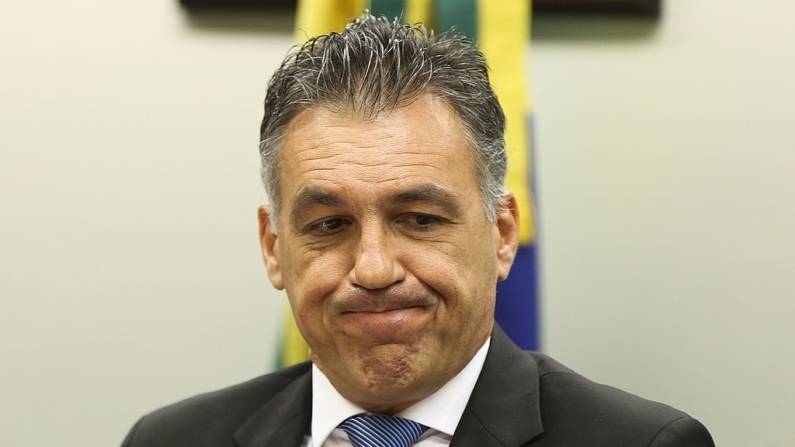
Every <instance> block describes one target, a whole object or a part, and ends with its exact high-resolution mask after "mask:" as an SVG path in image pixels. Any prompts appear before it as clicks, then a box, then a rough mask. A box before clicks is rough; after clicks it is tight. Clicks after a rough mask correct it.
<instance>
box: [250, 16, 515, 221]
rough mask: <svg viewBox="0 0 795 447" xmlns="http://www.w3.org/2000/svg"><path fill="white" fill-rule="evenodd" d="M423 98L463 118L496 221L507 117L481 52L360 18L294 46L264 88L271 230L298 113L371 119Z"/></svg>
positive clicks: (418, 30) (461, 40) (263, 150)
mask: <svg viewBox="0 0 795 447" xmlns="http://www.w3.org/2000/svg"><path fill="white" fill-rule="evenodd" d="M424 94H430V95H432V96H435V97H437V98H440V99H442V100H443V101H445V102H446V103H447V104H448V105H450V106H451V107H452V108H453V110H455V112H456V113H457V115H458V117H459V118H460V119H461V122H462V124H463V126H464V129H465V133H466V136H467V139H468V140H469V143H470V146H471V148H472V149H473V151H474V155H475V157H474V159H475V164H476V168H477V174H478V178H479V182H480V193H481V201H482V202H483V206H484V209H485V211H486V215H487V217H488V219H489V220H490V221H492V222H493V221H495V220H496V214H497V209H498V208H499V207H501V206H503V205H504V199H503V194H504V192H505V187H504V183H505V173H506V169H507V157H506V153H505V137H504V135H505V115H504V114H503V111H502V108H501V107H500V104H499V102H498V101H497V97H496V95H495V94H494V91H493V90H492V88H491V84H490V83H489V76H488V67H487V66H486V61H485V59H484V57H483V54H482V53H481V52H480V51H478V49H477V48H476V47H475V45H474V44H473V43H472V41H471V40H470V39H469V38H467V37H466V36H464V35H462V34H458V33H456V32H455V31H454V30H450V31H449V32H446V33H444V34H440V35H434V34H433V32H430V33H428V32H426V31H425V28H424V27H423V26H422V25H418V26H410V25H403V24H400V23H399V22H398V21H397V20H395V21H394V22H390V21H389V20H387V19H386V18H385V17H383V16H382V17H374V16H372V15H370V14H369V13H365V14H364V15H362V16H361V17H359V18H357V19H356V20H354V21H353V22H352V23H350V24H349V25H348V26H347V28H346V29H345V30H344V31H343V32H342V33H341V34H338V33H331V34H328V35H324V36H318V37H315V38H312V39H310V40H309V41H307V42H306V43H305V44H304V45H301V46H298V47H296V49H294V51H293V52H291V54H289V55H288V56H287V58H286V59H285V60H284V62H282V65H281V67H279V69H277V70H276V73H274V75H273V77H272V78H271V80H270V82H269V83H268V91H267V94H266V96H265V116H264V118H263V120H262V126H261V128H260V156H261V160H262V182H263V184H264V186H265V191H266V192H267V194H268V197H269V198H270V201H271V219H272V222H271V223H272V225H273V229H274V231H276V228H277V226H278V221H279V215H280V213H281V207H282V203H281V196H280V193H281V184H280V182H279V170H280V157H279V152H280V147H281V143H282V141H283V139H284V135H285V132H286V129H287V126H288V124H289V123H290V121H291V120H292V119H293V117H294V116H295V115H296V113H297V112H298V111H300V110H301V109H303V108H306V107H310V106H315V105H317V106H322V107H326V108H329V109H331V110H334V111H340V112H343V111H347V112H353V113H355V114H356V115H357V116H359V117H361V118H362V119H372V118H375V117H377V116H379V114H381V113H389V112H391V111H393V110H396V109H397V108H400V107H403V106H406V105H408V104H410V103H411V102H412V101H414V100H416V99H417V98H418V97H420V96H422V95H424Z"/></svg>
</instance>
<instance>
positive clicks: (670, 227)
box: [0, 0, 795, 447]
mask: <svg viewBox="0 0 795 447" xmlns="http://www.w3.org/2000/svg"><path fill="white" fill-rule="evenodd" d="M793 15H795V4H793V3H792V2H787V1H784V0H768V1H765V2H748V1H743V0H725V1H722V2H712V1H707V0H665V1H664V3H663V12H662V16H661V17H660V18H659V19H658V20H648V19H637V18H629V17H606V16H601V17H578V16H568V15H565V16H564V15H557V16H541V15H537V16H536V17H535V18H534V21H533V42H532V50H531V53H532V55H531V60H532V65H531V78H532V84H533V92H534V106H535V107H534V111H535V115H536V123H535V124H536V128H535V130H536V136H535V144H536V151H535V159H536V162H537V164H536V175H537V177H536V182H537V192H538V206H539V218H540V220H539V227H540V235H539V247H540V266H541V267H540V268H541V300H542V301H541V315H542V318H541V339H542V349H543V350H544V351H545V352H547V353H549V354H551V355H552V356H554V357H556V358H557V359H558V360H560V361H562V362H563V363H565V364H567V365H568V366H570V367H571V368H573V369H575V370H576V371H578V372H580V373H582V374H584V375H586V376H588V377H589V378H591V379H593V380H595V381H598V382H602V383H607V384H610V385H614V386H617V387H620V388H624V389H626V390H628V391H631V392H633V393H636V394H640V395H642V396H644V397H647V398H650V399H654V400H658V401H662V402H665V403H668V404H671V405H673V406H676V407H679V408H681V409H683V410H684V411H687V412H688V413H690V414H692V415H693V416H695V417H696V418H698V419H700V420H701V421H702V422H704V424H705V425H706V426H707V427H708V428H709V429H710V430H711V432H712V434H713V436H714V438H715V440H716V443H717V445H719V446H723V447H741V446H742V447H745V446H749V445H753V446H763V447H771V446H777V447H778V446H781V447H784V446H792V445H795V425H793V424H792V421H793V420H795V387H794V386H792V384H791V380H792V379H791V378H792V377H793V376H795V355H794V354H795V352H793V351H794V349H793V347H792V346H793V342H795V324H793V321H795V300H793V295H795V275H793V273H792V272H793V271H795V231H793V229H795V150H793V141H795V124H794V123H793V120H795V106H793V104H795V86H793V82H794V81H793V80H795V33H793V32H792V17H793ZM293 20H294V16H293V14H292V13H289V12H279V13H256V14H253V13H243V12H226V13H188V12H186V11H184V10H183V9H182V8H180V6H179V5H178V3H177V2H176V1H164V0H157V1H156V0H136V1H128V2H108V1H100V0H74V1H71V2H59V1H54V0H44V1H38V2H30V1H23V0H4V1H3V2H2V4H0V73H2V77H0V80H1V81H2V82H0V126H1V127H0V191H1V193H0V194H2V195H0V378H2V380H0V445H3V446H6V445H8V446H12V445H16V446H35V447H39V446H41V447H44V446H55V445H59V446H81V447H94V446H96V447H100V446H113V445H118V444H120V443H121V441H122V439H123V437H124V436H125V434H126V432H127V430H129V428H130V427H131V426H132V424H133V423H134V422H135V420H137V418H138V417H140V416H141V415H143V414H144V413H146V412H149V411H151V410H152V409H154V408H156V407H159V406H162V405H164V404H167V403H169V402H173V401H176V400H179V399H182V398H185V397H188V396H191V395H194V394H197V393H199V392H203V391H208V390H212V389H217V388H221V387H224V386H227V385H230V384H233V383H236V382H240V381H243V380H246V379H248V378H251V377H254V376H257V375H260V374H262V373H264V372H268V371H270V370H272V368H273V365H274V359H275V357H276V349H277V340H276V338H277V333H278V330H279V325H280V323H281V321H282V316H283V312H284V300H285V298H284V297H283V296H282V294H281V293H277V292H275V291H274V290H273V289H272V288H271V286H270V284H269V283H268V280H267V278H266V276H265V271H264V267H262V263H261V257H260V252H259V246H258V241H257V225H256V208H257V206H258V205H259V204H260V203H261V202H262V201H263V200H264V193H263V192H262V189H261V187H260V184H259V178H258V155H257V142H258V129H259V121H260V118H261V109H262V99H263V96H264V92H265V86H266V83H267V80H268V77H269V76H270V74H271V73H272V72H273V70H274V69H275V68H276V66H277V65H278V64H279V63H280V61H281V60H282V58H283V56H284V55H285V54H286V52H287V51H288V49H289V48H290V46H291V45H292V43H293V35H292V31H293Z"/></svg>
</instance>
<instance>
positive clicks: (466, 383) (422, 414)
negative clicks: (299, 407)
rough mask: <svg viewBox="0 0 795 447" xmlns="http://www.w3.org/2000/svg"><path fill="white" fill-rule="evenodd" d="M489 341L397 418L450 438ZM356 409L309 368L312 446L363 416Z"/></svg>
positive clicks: (483, 359)
mask: <svg viewBox="0 0 795 447" xmlns="http://www.w3.org/2000/svg"><path fill="white" fill-rule="evenodd" d="M490 343H491V337H489V338H488V339H486V342H485V343H483V346H481V347H480V349H479V350H478V352H477V353H476V354H475V356H474V357H472V360H470V361H469V363H468V364H467V366H465V367H464V369H462V370H461V371H460V372H459V373H458V374H457V375H456V376H455V377H453V378H452V379H451V380H450V381H449V382H447V383H446V384H444V386H442V387H441V388H440V389H439V390H438V391H436V392H435V393H433V394H431V395H430V396H428V397H426V398H425V399H423V400H421V401H420V402H417V403H416V404H414V405H412V406H411V407H409V408H407V409H406V410H404V411H402V412H400V413H398V414H396V416H400V417H404V418H407V419H411V420H413V421H416V422H419V423H420V424H422V425H425V426H427V427H430V428H431V429H434V430H438V431H440V432H442V433H445V434H447V435H450V436H452V435H453V433H455V429H456V427H457V426H458V421H459V420H460V419H461V415H462V414H464V410H465V409H466V406H467V402H469V396H470V395H471V394H472V390H473V389H474V388H475V383H476V382H477V380H478V377H479V376H480V371H481V370H482V369H483V364H484V363H485V361H486V353H487V352H488V350H489V344H490ZM366 412H367V411H365V410H364V409H362V408H361V407H359V406H358V405H356V404H354V403H352V402H350V401H349V400H347V399H345V398H344V397H342V395H340V393H338V392H337V390H336V389H335V388H334V386H333V385H331V382H329V380H328V378H327V377H326V376H325V374H323V372H322V371H320V369H319V368H318V367H317V366H316V365H312V444H313V445H315V446H320V445H323V443H324V442H325V441H326V438H328V437H329V435H330V434H331V432H332V431H334V429H335V428H337V425H339V424H340V423H341V422H342V421H344V420H345V419H348V418H349V417H351V416H355V415H357V414H361V413H366Z"/></svg>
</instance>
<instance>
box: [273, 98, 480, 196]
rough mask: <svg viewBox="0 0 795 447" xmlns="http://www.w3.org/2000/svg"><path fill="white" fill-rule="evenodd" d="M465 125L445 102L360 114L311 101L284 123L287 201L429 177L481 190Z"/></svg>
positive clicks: (423, 100)
mask: <svg viewBox="0 0 795 447" xmlns="http://www.w3.org/2000/svg"><path fill="white" fill-rule="evenodd" d="M473 155H474V154H473V151H472V149H471V146H470V143H469V140H468V138H467V137H466V132H465V129H464V126H463V125H462V123H461V120H460V118H459V117H458V115H457V114H456V113H455V111H454V110H453V109H452V108H451V107H450V106H449V105H447V103H445V102H444V101H443V100H441V99H438V98H435V97H432V96H422V97H420V98H418V99H417V100H416V101H414V102H412V103H411V104H409V105H407V106H405V107H401V108H398V109H396V110H393V111H391V112H389V113H382V114H380V115H378V116H376V117H375V118H373V119H362V118H360V117H358V116H356V115H355V114H353V113H347V112H339V111H335V110H332V109H329V108H325V107H321V106H314V107H309V108H306V109H303V110H301V111H300V112H298V113H297V114H296V116H295V117H294V118H293V120H292V121H291V122H290V124H289V125H288V127H287V131H286V133H285V138H284V140H283V144H282V149H281V151H280V154H279V156H280V165H281V168H280V172H279V174H278V175H279V177H280V183H281V192H282V200H283V203H289V201H290V199H291V198H292V197H294V196H295V194H296V193H297V192H299V191H300V190H302V189H304V188H307V187H310V188H322V189H335V188H345V189H347V190H350V189H355V190H356V193H357V194H360V193H364V192H369V191H372V190H373V189H374V188H375V186H376V185H377V186H379V187H382V186H390V185H392V186H396V187H397V186H399V185H411V184H417V183H428V182H432V183H435V184H440V185H442V186H444V187H447V188H450V189H454V190H461V189H465V190H470V189H472V188H474V189H475V190H476V191H477V190H478V189H479V188H478V185H477V174H476V170H475V163H474V161H473Z"/></svg>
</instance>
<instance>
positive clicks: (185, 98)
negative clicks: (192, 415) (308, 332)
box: [0, 0, 292, 447]
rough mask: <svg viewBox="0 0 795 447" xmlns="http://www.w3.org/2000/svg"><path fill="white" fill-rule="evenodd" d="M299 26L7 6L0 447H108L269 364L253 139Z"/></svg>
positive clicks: (105, 6) (0, 168)
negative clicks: (136, 425)
mask: <svg viewBox="0 0 795 447" xmlns="http://www.w3.org/2000/svg"><path fill="white" fill-rule="evenodd" d="M291 21H292V17H291V16H289V15H287V16H285V15H282V16H281V17H277V18H270V19H267V18H248V19H247V18H245V17H239V16H238V17H225V18H220V19H207V18H205V19H193V20H191V19H189V18H188V17H187V16H186V15H184V14H183V13H182V12H181V11H180V9H179V6H178V2H177V1H176V0H173V1H171V0H134V1H125V2H118V1H104V0H76V1H71V2H63V1H43V2H39V1H37V2H28V1H24V0H10V1H9V0H4V1H3V2H2V3H0V41H1V42H2V49H1V50H0V51H2V53H1V56H0V61H2V62H0V66H1V67H2V68H0V72H2V82H0V98H1V99H0V123H2V124H1V125H2V130H1V131H0V191H2V198H1V199H0V228H2V236H0V297H1V298H0V299H2V307H1V309H2V310H0V365H1V366H0V371H2V372H0V377H2V380H0V445H3V446H12V445H17V446H83V447H89V446H97V447H99V446H109V445H111V446H112V445H118V444H120V443H121V440H122V438H123V437H124V435H125V433H126V432H127V430H128V429H129V428H130V426H131V425H132V423H133V422H134V421H135V420H136V419H137V418H138V417H140V416H141V415H142V414H143V413H145V412H148V411H150V410H152V409H154V408H155V407H157V406H160V405H163V404H165V403H168V402H170V401H174V400H177V399H181V398H184V397H186V396H189V395H192V394H196V393H197V392H199V391H203V390H210V389H214V388H220V387H222V386H225V385H229V384H232V383H235V382H239V381H242V380H245V379H247V378H250V377H254V376H256V375H259V374H261V373H262V372H263V371H268V370H270V369H271V368H272V365H273V360H274V356H275V354H274V348H275V341H274V334H275V333H276V332H275V325H276V324H277V322H278V321H279V320H280V312H282V299H283V298H282V296H281V295H280V294H277V293H276V292H274V291H272V289H271V286H270V284H269V283H268V281H267V278H266V277H265V274H264V268H263V267H262V261H261V258H260V252H259V249H258V242H257V225H256V208H257V206H258V205H259V203H260V202H261V201H262V199H263V197H264V194H263V193H261V187H260V185H259V179H258V167H257V163H258V156H257V142H258V128H259V121H260V119H261V113H262V112H261V110H262V100H263V95H264V91H265V84H266V81H267V78H268V76H270V73H272V72H273V70H274V69H275V67H276V65H277V64H278V63H279V62H280V60H281V58H282V57H283V55H284V54H285V53H286V51H287V49H288V48H289V46H290V45H291V42H292V36H291V29H292V22H291Z"/></svg>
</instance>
